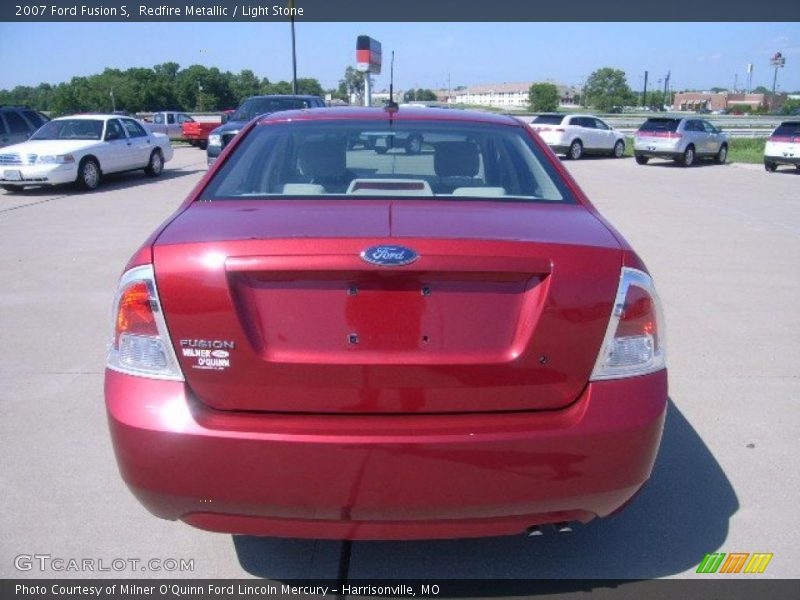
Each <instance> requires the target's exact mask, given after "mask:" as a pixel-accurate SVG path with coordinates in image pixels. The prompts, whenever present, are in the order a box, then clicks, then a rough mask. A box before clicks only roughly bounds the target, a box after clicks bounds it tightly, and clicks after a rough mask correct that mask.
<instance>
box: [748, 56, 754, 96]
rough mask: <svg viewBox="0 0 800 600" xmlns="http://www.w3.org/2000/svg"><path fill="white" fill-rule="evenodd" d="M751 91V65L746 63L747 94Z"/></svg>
mask: <svg viewBox="0 0 800 600" xmlns="http://www.w3.org/2000/svg"><path fill="white" fill-rule="evenodd" d="M752 91H753V63H747V93H748V94H750V93H751V92H752Z"/></svg>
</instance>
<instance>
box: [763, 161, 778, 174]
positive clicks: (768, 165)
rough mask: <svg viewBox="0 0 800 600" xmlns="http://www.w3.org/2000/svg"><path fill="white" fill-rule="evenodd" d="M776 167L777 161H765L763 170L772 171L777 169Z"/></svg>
mask: <svg viewBox="0 0 800 600" xmlns="http://www.w3.org/2000/svg"><path fill="white" fill-rule="evenodd" d="M777 168H778V163H774V162H765V163H764V170H766V171H767V173H774V172H775V171H776V170H777Z"/></svg>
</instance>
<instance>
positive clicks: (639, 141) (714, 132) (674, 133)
mask: <svg viewBox="0 0 800 600" xmlns="http://www.w3.org/2000/svg"><path fill="white" fill-rule="evenodd" d="M633 155H634V157H635V158H636V162H637V163H639V164H640V165H646V164H647V163H648V161H649V160H650V159H651V158H668V159H672V160H674V161H675V162H676V163H678V164H680V165H681V166H684V167H690V166H691V165H693V164H695V162H696V161H697V160H698V159H702V158H713V159H714V161H715V162H716V163H717V164H725V161H726V160H727V158H728V136H727V135H726V134H724V133H723V132H722V131H721V130H720V129H717V128H716V127H714V126H713V125H712V124H711V123H709V122H708V121H706V120H705V119H698V118H692V117H653V118H651V119H647V121H645V122H644V123H643V124H642V126H641V127H639V129H638V130H637V131H636V134H635V137H634V143H633Z"/></svg>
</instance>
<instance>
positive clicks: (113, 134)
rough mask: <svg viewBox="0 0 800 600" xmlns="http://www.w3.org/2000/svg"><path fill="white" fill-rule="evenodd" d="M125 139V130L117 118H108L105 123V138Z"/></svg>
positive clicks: (109, 139) (108, 139)
mask: <svg viewBox="0 0 800 600" xmlns="http://www.w3.org/2000/svg"><path fill="white" fill-rule="evenodd" d="M120 139H123V140H124V139H125V132H124V131H123V129H122V125H120V124H119V120H118V119H110V120H109V121H108V124H107V125H106V140H107V141H111V140H120Z"/></svg>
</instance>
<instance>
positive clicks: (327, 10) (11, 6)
mask: <svg viewBox="0 0 800 600" xmlns="http://www.w3.org/2000/svg"><path fill="white" fill-rule="evenodd" d="M766 8H767V7H766V6H765V5H764V4H763V3H758V2H753V1H752V0H704V1H703V2H697V3H693V4H692V5H691V8H690V9H688V10H687V9H686V7H683V6H682V5H680V4H670V3H665V2H664V0H638V1H636V2H633V1H631V0H603V1H598V0H571V1H570V2H553V1H552V0H538V1H537V0H293V1H287V0H266V1H264V2H261V3H259V2H248V1H247V0H245V1H244V2H227V1H223V0H217V1H216V2H213V1H208V0H100V1H85V2H80V1H76V0H41V1H40V2H36V1H35V0H13V1H12V0H0V21H9V22H13V21H29V22H54V21H57V22H67V21H84V22H91V21H98V22H103V21H120V22H134V21H140V22H156V21H212V22H217V21H242V22H247V21H285V20H288V19H289V18H290V17H294V18H295V19H296V20H297V21H309V22H310V21H317V22H326V21H327V22H334V21H342V22H381V21H383V22H399V21H431V22H457V21H476V22H487V21H497V22H503V21H530V22H547V21H562V22H564V21H574V22H585V21H607V22H610V21H626V22H638V21H648V22H659V21H665V22H666V21H693V22H700V21H709V22H734V21H739V22H748V21H800V2H798V0H772V2H770V3H769V5H768V9H769V10H768V12H767V11H766V10H765V9H766Z"/></svg>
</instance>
